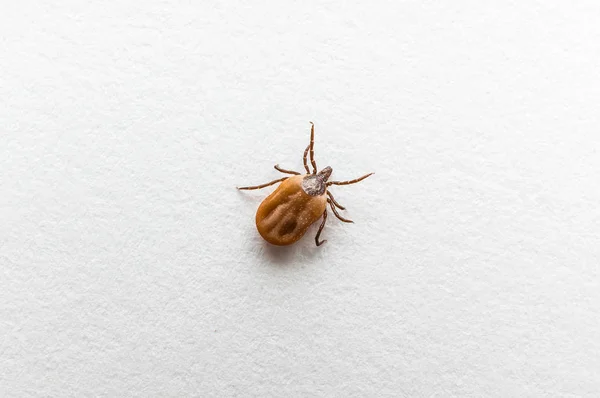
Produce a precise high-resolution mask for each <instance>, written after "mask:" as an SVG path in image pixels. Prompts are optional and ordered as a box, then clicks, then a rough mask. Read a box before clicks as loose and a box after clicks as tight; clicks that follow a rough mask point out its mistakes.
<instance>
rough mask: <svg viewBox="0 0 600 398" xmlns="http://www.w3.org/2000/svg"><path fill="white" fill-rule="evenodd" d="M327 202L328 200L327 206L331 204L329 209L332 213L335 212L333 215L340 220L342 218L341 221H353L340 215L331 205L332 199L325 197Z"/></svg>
mask: <svg viewBox="0 0 600 398" xmlns="http://www.w3.org/2000/svg"><path fill="white" fill-rule="evenodd" d="M327 202H329V206H331V210H333V214H335V216H336V217H337V218H339V219H340V220H342V221H343V222H354V221H352V220H348V219H347V218H344V217H342V216H340V213H338V211H337V209H336V208H335V206H334V205H333V201H332V200H331V199H327Z"/></svg>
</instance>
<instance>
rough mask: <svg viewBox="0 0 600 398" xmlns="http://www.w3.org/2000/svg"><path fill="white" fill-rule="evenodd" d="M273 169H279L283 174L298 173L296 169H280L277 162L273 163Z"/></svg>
mask: <svg viewBox="0 0 600 398" xmlns="http://www.w3.org/2000/svg"><path fill="white" fill-rule="evenodd" d="M275 170H277V171H281V172H282V173H285V174H294V175H299V174H300V173H298V172H297V171H293V170H286V169H282V168H281V167H279V165H278V164H276V165H275Z"/></svg>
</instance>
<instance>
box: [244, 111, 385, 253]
mask: <svg viewBox="0 0 600 398" xmlns="http://www.w3.org/2000/svg"><path fill="white" fill-rule="evenodd" d="M310 124H311V128H310V143H309V144H308V146H307V147H306V150H305V151H304V156H303V158H302V160H303V162H304V168H305V169H306V174H304V175H302V174H300V173H298V172H297V171H291V170H285V169H282V168H281V167H279V165H277V164H276V165H275V169H276V170H277V171H280V172H282V173H284V174H292V175H293V176H292V177H283V178H279V179H277V180H274V181H271V182H267V183H266V184H261V185H256V186H251V187H238V189H244V190H251V189H261V188H265V187H268V186H271V185H274V184H277V183H281V184H280V185H279V186H278V187H277V189H276V190H275V191H273V193H271V194H270V195H269V196H267V198H266V199H265V200H263V202H262V203H261V204H260V206H258V210H257V211H256V228H257V229H258V232H259V233H260V235H261V236H262V237H263V238H264V239H265V240H266V241H267V242H269V243H272V244H274V245H277V246H287V245H291V244H292V243H295V242H296V241H298V239H300V238H302V236H303V235H304V233H305V232H306V230H307V229H308V227H309V226H310V225H311V224H313V223H314V222H316V221H317V220H318V219H320V218H321V217H322V218H323V221H321V226H319V230H318V231H317V235H316V236H315V243H316V244H317V246H321V245H322V244H323V243H325V242H327V240H321V241H320V240H319V237H320V236H321V232H322V231H323V228H324V227H325V222H326V221H327V205H329V206H330V207H331V210H332V211H333V214H334V215H335V216H336V217H337V218H339V219H340V220H341V221H343V222H347V223H351V222H354V221H352V220H348V219H346V218H344V217H342V216H341V215H340V213H339V212H338V209H340V210H346V208H345V207H343V206H341V205H340V204H339V203H338V202H336V200H335V199H334V198H333V195H332V194H331V192H329V190H328V188H329V187H330V186H331V185H349V184H355V183H357V182H359V181H362V180H364V179H365V178H367V177H369V176H370V175H372V174H374V173H369V174H366V175H364V176H362V177H360V178H356V179H354V180H350V181H329V177H330V176H331V172H332V171H333V170H332V168H331V167H329V166H327V167H325V168H324V169H323V170H321V171H319V172H317V163H316V162H315V151H314V146H315V125H314V124H313V122H310ZM309 153H310V163H311V165H312V169H313V170H312V173H311V171H310V169H309V167H308V161H307V157H308V154H309Z"/></svg>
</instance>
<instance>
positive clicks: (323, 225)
mask: <svg viewBox="0 0 600 398" xmlns="http://www.w3.org/2000/svg"><path fill="white" fill-rule="evenodd" d="M325 221H327V209H325V211H324V212H323V221H322V222H321V226H320V227H319V230H318V231H317V235H316V236H315V243H316V244H317V246H321V245H322V244H323V243H325V242H327V239H325V240H322V241H320V242H319V236H321V231H323V228H324V227H325Z"/></svg>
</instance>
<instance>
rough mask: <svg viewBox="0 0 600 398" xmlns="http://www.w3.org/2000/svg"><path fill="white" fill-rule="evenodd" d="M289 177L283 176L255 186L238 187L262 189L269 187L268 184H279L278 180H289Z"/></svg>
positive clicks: (248, 189)
mask: <svg viewBox="0 0 600 398" xmlns="http://www.w3.org/2000/svg"><path fill="white" fill-rule="evenodd" d="M288 178H289V177H283V178H280V179H278V180H274V181H271V182H267V183H266V184H261V185H254V186H252V187H237V189H244V190H247V191H250V190H252V189H261V188H265V187H268V186H270V185H273V184H277V183H278V182H281V181H285V180H287V179H288Z"/></svg>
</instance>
